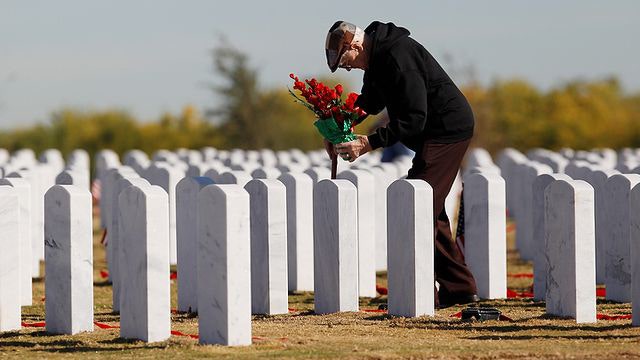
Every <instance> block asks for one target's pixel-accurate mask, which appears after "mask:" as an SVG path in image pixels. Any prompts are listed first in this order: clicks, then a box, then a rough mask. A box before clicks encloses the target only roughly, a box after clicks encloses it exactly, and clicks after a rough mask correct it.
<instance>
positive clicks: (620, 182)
mask: <svg viewBox="0 0 640 360" xmlns="http://www.w3.org/2000/svg"><path fill="white" fill-rule="evenodd" d="M638 183H640V175H638V174H616V175H613V176H611V177H610V178H609V179H608V180H607V182H606V184H605V201H604V207H605V211H606V214H607V216H606V220H605V222H606V228H607V229H608V231H607V235H608V236H607V245H606V251H605V259H604V260H605V265H604V266H605V269H604V270H605V272H604V283H605V286H606V289H607V295H606V298H607V300H612V301H618V302H630V301H631V258H630V253H631V241H632V238H631V218H630V217H631V214H630V200H629V196H630V193H631V189H632V188H633V187H634V186H635V185H636V184H638ZM638 240H639V239H633V241H638Z"/></svg>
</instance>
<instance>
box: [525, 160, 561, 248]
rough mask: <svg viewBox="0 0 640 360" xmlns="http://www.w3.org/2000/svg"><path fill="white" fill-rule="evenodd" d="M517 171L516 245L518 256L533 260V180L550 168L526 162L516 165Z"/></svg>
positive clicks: (549, 172) (548, 171)
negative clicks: (518, 183) (518, 203)
mask: <svg viewBox="0 0 640 360" xmlns="http://www.w3.org/2000/svg"><path fill="white" fill-rule="evenodd" d="M518 171H519V173H518V174H517V175H516V176H517V177H519V179H520V181H521V184H520V185H521V186H522V188H520V189H519V190H520V192H521V193H520V194H519V195H520V196H519V197H518V194H516V196H517V197H518V198H519V199H520V207H519V208H518V213H517V218H516V226H517V227H516V246H517V248H518V251H519V252H520V257H521V258H522V259H524V260H533V259H534V257H535V255H534V251H533V248H534V245H533V242H534V241H535V240H534V239H533V231H534V230H533V208H532V206H531V204H532V203H533V182H534V181H535V179H536V178H537V177H538V175H541V174H551V173H552V171H553V170H552V169H551V168H550V167H549V166H547V165H544V164H540V163H537V162H533V161H532V162H528V163H526V164H523V165H520V166H519V167H518Z"/></svg>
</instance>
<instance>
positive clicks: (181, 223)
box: [176, 177, 213, 313]
mask: <svg viewBox="0 0 640 360" xmlns="http://www.w3.org/2000/svg"><path fill="white" fill-rule="evenodd" d="M211 184H213V180H211V179H209V178H208V177H186V178H184V179H182V180H180V182H179V183H178V185H177V186H176V235H177V238H176V240H177V250H178V311H184V312H192V313H196V312H198V292H197V287H196V285H197V280H198V224H197V219H198V192H200V190H202V188H204V187H205V186H207V185H211Z"/></svg>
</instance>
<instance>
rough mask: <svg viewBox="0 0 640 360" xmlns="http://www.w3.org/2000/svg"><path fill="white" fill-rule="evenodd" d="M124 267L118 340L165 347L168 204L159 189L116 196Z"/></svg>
mask: <svg viewBox="0 0 640 360" xmlns="http://www.w3.org/2000/svg"><path fill="white" fill-rule="evenodd" d="M118 207H119V208H120V212H119V215H120V219H119V221H118V223H119V226H120V239H121V240H122V241H121V245H122V247H123V248H126V251H121V252H120V264H121V265H122V269H121V270H122V273H123V274H127V276H122V277H121V280H122V284H121V296H120V337H122V338H125V339H139V340H143V341H146V342H155V341H163V340H166V339H168V338H169V336H170V332H171V308H170V303H171V302H170V291H169V199H168V195H167V193H166V192H165V191H164V190H163V189H162V188H161V187H159V186H141V187H138V186H135V185H132V186H130V187H128V188H126V189H125V190H124V191H122V192H121V193H120V197H119V200H118Z"/></svg>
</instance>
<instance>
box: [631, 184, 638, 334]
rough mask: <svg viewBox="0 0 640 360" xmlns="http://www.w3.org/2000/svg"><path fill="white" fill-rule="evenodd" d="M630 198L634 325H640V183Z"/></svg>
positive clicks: (632, 190) (633, 189)
mask: <svg viewBox="0 0 640 360" xmlns="http://www.w3.org/2000/svg"><path fill="white" fill-rule="evenodd" d="M630 199H631V201H630V204H631V205H630V211H629V214H630V220H631V239H632V241H631V256H630V259H631V298H632V299H631V306H632V311H633V313H632V325H633V326H640V185H635V186H634V187H633V188H632V189H631V195H630Z"/></svg>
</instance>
